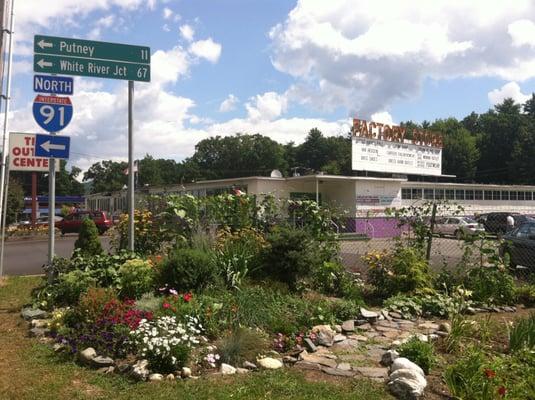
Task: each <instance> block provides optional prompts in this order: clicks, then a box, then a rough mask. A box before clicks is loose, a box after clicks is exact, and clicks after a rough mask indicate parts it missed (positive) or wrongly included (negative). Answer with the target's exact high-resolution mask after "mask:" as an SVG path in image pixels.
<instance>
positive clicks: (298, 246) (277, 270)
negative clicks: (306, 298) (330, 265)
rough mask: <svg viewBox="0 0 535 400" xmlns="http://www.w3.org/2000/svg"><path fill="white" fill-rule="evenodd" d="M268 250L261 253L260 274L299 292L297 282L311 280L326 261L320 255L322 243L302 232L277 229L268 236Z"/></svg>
mask: <svg viewBox="0 0 535 400" xmlns="http://www.w3.org/2000/svg"><path fill="white" fill-rule="evenodd" d="M267 241H268V244H269V245H268V247H266V248H265V249H264V251H263V253H262V267H261V273H262V274H263V275H264V276H265V277H268V278H271V279H275V280H278V281H280V282H284V283H286V284H287V285H288V286H289V287H290V289H292V290H295V289H296V288H297V284H298V281H299V280H300V279H304V278H306V277H308V276H309V275H310V273H311V271H312V270H314V269H316V268H317V267H318V266H319V265H321V264H322V263H323V261H328V260H325V259H322V258H321V257H320V256H319V254H318V249H319V243H317V242H314V241H313V239H312V237H311V236H310V234H309V233H307V232H306V231H304V230H300V229H293V228H288V227H278V228H276V229H274V230H273V232H271V233H270V234H269V235H268V236H267Z"/></svg>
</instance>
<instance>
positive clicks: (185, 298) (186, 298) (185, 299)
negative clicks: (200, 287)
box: [182, 293, 193, 303]
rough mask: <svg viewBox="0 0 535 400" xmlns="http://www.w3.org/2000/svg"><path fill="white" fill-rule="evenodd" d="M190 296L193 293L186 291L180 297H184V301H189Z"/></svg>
mask: <svg viewBox="0 0 535 400" xmlns="http://www.w3.org/2000/svg"><path fill="white" fill-rule="evenodd" d="M192 297H193V295H192V294H191V293H186V294H185V295H184V296H182V298H183V299H184V301H185V302H186V303H189V301H190V300H191V298H192Z"/></svg>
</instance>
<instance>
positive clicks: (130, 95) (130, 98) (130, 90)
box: [128, 81, 135, 251]
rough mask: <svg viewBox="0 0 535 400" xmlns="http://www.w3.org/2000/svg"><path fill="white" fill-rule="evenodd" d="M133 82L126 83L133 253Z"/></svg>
mask: <svg viewBox="0 0 535 400" xmlns="http://www.w3.org/2000/svg"><path fill="white" fill-rule="evenodd" d="M134 182H135V181H134V81H128V250H130V251H134V206H135V205H134Z"/></svg>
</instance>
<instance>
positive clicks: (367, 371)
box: [355, 367, 388, 380]
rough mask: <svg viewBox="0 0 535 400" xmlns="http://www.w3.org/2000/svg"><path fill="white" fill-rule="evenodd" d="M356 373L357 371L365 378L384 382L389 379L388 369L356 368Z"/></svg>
mask: <svg viewBox="0 0 535 400" xmlns="http://www.w3.org/2000/svg"><path fill="white" fill-rule="evenodd" d="M355 371H357V372H358V373H359V374H361V375H362V376H364V377H365V378H371V379H380V380H383V379H386V378H387V377H388V368H378V367H355Z"/></svg>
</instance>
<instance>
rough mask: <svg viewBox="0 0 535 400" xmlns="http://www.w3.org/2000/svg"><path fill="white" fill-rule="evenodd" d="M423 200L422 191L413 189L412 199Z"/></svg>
mask: <svg viewBox="0 0 535 400" xmlns="http://www.w3.org/2000/svg"><path fill="white" fill-rule="evenodd" d="M421 198H422V189H412V199H413V200H418V199H421Z"/></svg>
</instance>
